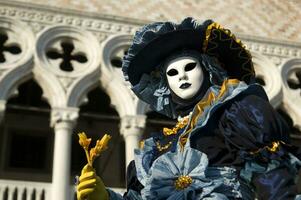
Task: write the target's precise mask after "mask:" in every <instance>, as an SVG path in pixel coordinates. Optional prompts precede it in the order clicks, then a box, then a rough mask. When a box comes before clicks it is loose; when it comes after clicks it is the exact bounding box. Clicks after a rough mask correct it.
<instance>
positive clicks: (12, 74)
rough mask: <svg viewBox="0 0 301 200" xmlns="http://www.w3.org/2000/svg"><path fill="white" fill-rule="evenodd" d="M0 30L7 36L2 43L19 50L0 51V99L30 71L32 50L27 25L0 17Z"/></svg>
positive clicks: (9, 92)
mask: <svg viewBox="0 0 301 200" xmlns="http://www.w3.org/2000/svg"><path fill="white" fill-rule="evenodd" d="M0 32H1V33H2V34H4V35H5V36H6V37H7V40H6V41H5V43H4V45H5V46H6V45H7V46H15V47H16V48H17V49H19V50H21V51H20V52H19V53H16V54H12V53H10V52H8V51H3V52H0V53H2V54H3V56H4V58H5V61H4V62H3V63H0V71H1V73H0V88H1V90H0V99H8V98H9V97H10V96H11V95H12V93H13V91H14V90H16V88H17V85H18V84H20V83H21V82H23V81H24V79H26V77H27V76H29V75H30V73H31V68H32V63H33V51H34V35H33V33H32V31H31V30H30V29H29V28H28V26H27V25H26V24H25V23H23V22H20V21H16V20H13V19H10V18H3V17H2V18H0Z"/></svg>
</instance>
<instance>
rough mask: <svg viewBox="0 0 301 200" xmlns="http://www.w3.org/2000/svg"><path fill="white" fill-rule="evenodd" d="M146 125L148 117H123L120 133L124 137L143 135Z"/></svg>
mask: <svg viewBox="0 0 301 200" xmlns="http://www.w3.org/2000/svg"><path fill="white" fill-rule="evenodd" d="M145 124H146V115H125V116H123V117H121V125H120V133H121V134H122V135H123V136H124V137H127V136H128V135H137V136H138V135H141V134H142V133H141V131H143V129H144V128H145Z"/></svg>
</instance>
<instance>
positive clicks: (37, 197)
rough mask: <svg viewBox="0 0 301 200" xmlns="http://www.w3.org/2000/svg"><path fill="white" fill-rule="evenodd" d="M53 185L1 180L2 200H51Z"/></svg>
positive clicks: (0, 194) (0, 191)
mask: <svg viewBox="0 0 301 200" xmlns="http://www.w3.org/2000/svg"><path fill="white" fill-rule="evenodd" d="M50 189H51V183H44V182H30V181H12V180H3V179H2V180H0V199H1V200H49V199H50V194H51V193H50Z"/></svg>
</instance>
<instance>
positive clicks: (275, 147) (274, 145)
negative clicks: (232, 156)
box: [250, 141, 285, 155]
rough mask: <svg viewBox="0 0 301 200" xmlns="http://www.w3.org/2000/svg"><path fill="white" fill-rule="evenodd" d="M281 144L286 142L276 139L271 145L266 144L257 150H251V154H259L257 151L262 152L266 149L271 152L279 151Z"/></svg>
mask: <svg viewBox="0 0 301 200" xmlns="http://www.w3.org/2000/svg"><path fill="white" fill-rule="evenodd" d="M281 144H285V142H283V141H274V142H272V144H271V146H269V145H266V146H264V147H262V148H259V149H257V150H256V151H251V152H250V154H252V155H254V154H257V153H259V152H261V151H262V150H264V149H266V150H268V151H269V152H271V153H275V152H277V151H279V149H280V145H281Z"/></svg>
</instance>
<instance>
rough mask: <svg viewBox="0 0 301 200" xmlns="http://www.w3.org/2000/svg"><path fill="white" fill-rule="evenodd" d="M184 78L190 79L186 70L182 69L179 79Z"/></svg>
mask: <svg viewBox="0 0 301 200" xmlns="http://www.w3.org/2000/svg"><path fill="white" fill-rule="evenodd" d="M182 80H188V76H187V74H186V72H185V71H184V70H183V71H182V70H181V71H180V72H179V81H182Z"/></svg>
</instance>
